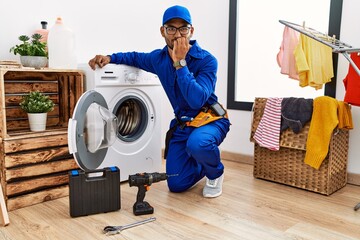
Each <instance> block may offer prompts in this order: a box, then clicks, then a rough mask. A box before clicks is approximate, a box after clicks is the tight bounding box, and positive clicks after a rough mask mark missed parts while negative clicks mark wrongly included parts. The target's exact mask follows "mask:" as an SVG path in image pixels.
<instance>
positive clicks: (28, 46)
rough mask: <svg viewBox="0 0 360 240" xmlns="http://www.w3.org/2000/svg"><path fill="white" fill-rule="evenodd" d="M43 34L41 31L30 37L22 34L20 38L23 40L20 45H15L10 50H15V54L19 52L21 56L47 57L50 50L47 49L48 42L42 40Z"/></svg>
mask: <svg viewBox="0 0 360 240" xmlns="http://www.w3.org/2000/svg"><path fill="white" fill-rule="evenodd" d="M41 37H42V35H41V34H39V33H35V34H33V35H32V36H31V41H30V38H29V37H28V36H27V35H21V36H20V37H19V40H20V41H21V42H22V43H21V44H19V45H15V46H14V47H12V48H10V52H14V54H15V55H16V54H19V55H20V56H40V57H47V56H48V52H47V49H46V42H41V41H40V39H41Z"/></svg>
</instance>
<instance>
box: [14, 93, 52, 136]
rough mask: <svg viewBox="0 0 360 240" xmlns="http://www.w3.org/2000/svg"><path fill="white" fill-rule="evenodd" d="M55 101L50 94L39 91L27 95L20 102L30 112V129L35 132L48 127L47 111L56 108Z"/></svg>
mask: <svg viewBox="0 0 360 240" xmlns="http://www.w3.org/2000/svg"><path fill="white" fill-rule="evenodd" d="M54 105H55V104H54V102H53V101H52V100H51V99H50V98H49V96H45V95H43V94H42V93H41V92H39V91H33V92H30V93H29V94H27V95H25V96H24V97H23V99H22V101H21V102H20V107H21V109H23V110H24V111H25V112H27V114H28V118H29V124H30V130H31V131H34V132H38V131H44V130H45V129H46V119H47V113H48V112H50V111H52V110H54Z"/></svg>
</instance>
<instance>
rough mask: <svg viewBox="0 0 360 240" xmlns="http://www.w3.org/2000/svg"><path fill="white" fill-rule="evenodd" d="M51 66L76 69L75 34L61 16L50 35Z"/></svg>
mask: <svg viewBox="0 0 360 240" xmlns="http://www.w3.org/2000/svg"><path fill="white" fill-rule="evenodd" d="M48 52H49V68H55V69H76V68H77V59H76V53H75V34H74V32H73V31H72V30H71V29H70V28H69V27H67V26H66V25H65V24H64V23H63V20H62V18H61V17H58V18H57V19H56V22H55V25H54V26H53V27H52V28H51V29H50V30H49V35H48Z"/></svg>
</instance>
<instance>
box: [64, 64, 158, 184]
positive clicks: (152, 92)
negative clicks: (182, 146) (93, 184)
mask: <svg viewBox="0 0 360 240" xmlns="http://www.w3.org/2000/svg"><path fill="white" fill-rule="evenodd" d="M79 69H81V70H83V71H84V73H85V85H86V92H85V93H84V94H83V95H82V96H81V97H80V99H79V100H78V102H77V104H76V106H75V109H74V114H73V116H72V118H71V119H69V127H68V144H69V151H70V153H72V154H73V155H74V159H75V161H76V162H77V164H78V165H79V167H80V168H82V169H83V170H85V171H90V170H95V169H101V168H104V167H111V166H117V167H118V168H119V169H120V180H121V181H124V180H127V179H128V178H129V175H132V174H135V173H141V172H158V171H160V170H161V162H162V157H161V125H160V112H161V109H160V107H161V96H162V94H161V93H162V91H163V90H162V87H161V84H160V81H159V79H158V77H157V76H156V75H154V74H152V73H149V72H146V71H143V70H141V69H138V68H134V67H130V66H126V65H115V64H108V65H106V66H105V67H103V68H97V69H96V70H92V69H91V68H90V67H89V66H88V65H87V64H81V65H79Z"/></svg>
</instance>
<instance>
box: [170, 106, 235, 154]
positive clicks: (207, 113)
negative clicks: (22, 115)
mask: <svg viewBox="0 0 360 240" xmlns="http://www.w3.org/2000/svg"><path fill="white" fill-rule="evenodd" d="M217 104H218V103H217ZM220 106H221V105H220ZM221 108H222V106H221ZM222 110H223V111H224V112H223V114H222V115H218V113H217V112H216V110H214V109H212V108H211V106H210V107H202V109H201V111H200V112H199V113H198V115H196V116H195V117H194V118H189V117H186V116H183V117H181V118H180V119H179V118H178V117H176V116H175V119H176V121H177V122H176V124H175V125H174V126H173V127H171V128H170V129H169V130H168V131H167V132H166V137H165V151H164V159H166V157H167V153H168V147H169V143H170V139H171V137H172V135H173V133H174V131H175V129H176V128H177V127H180V129H184V127H196V128H197V127H201V126H204V125H206V124H208V123H210V122H213V121H216V120H218V119H220V118H228V114H227V111H226V110H225V109H223V108H222Z"/></svg>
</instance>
